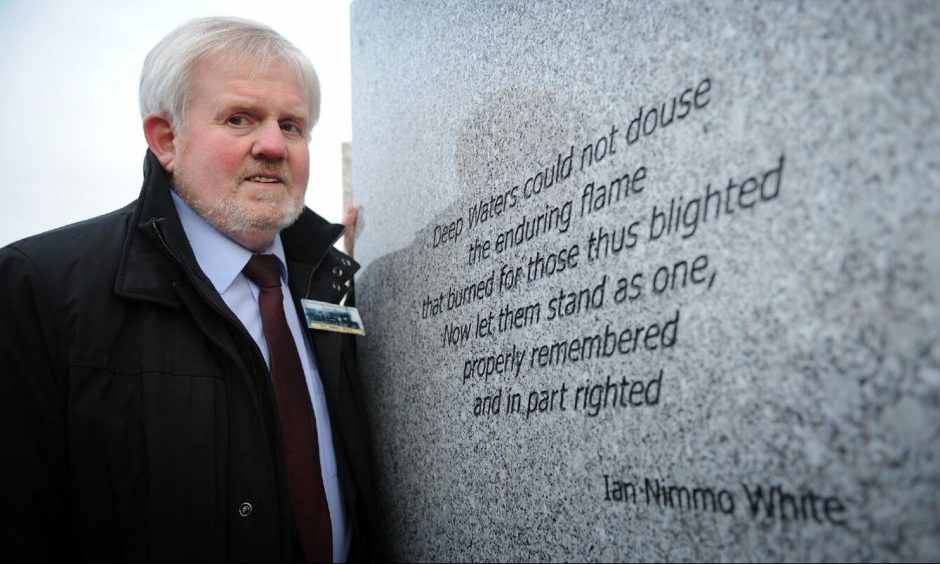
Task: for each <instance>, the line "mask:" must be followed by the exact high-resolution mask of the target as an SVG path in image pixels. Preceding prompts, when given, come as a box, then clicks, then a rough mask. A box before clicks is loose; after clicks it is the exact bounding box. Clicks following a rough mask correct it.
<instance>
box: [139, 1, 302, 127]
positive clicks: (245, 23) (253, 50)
mask: <svg viewBox="0 0 940 564" xmlns="http://www.w3.org/2000/svg"><path fill="white" fill-rule="evenodd" d="M217 54H221V55H224V56H226V57H229V58H230V59H231V61H232V62H233V63H235V64H250V65H253V66H254V67H255V68H256V69H258V70H259V71H260V70H262V69H263V68H265V67H266V66H268V65H269V64H270V63H271V62H273V61H276V60H277V61H283V62H284V63H286V64H287V66H288V68H289V69H290V70H291V72H292V73H293V74H294V75H295V78H296V79H297V82H298V83H299V84H300V85H301V88H302V89H303V90H304V94H306V96H307V100H308V102H309V104H310V107H309V110H310V121H309V123H308V125H307V130H308V132H309V130H310V129H312V128H313V126H314V124H316V122H317V119H318V118H319V115H320V81H319V80H318V79H317V73H316V71H315V70H314V68H313V65H312V64H311V63H310V59H308V58H307V56H306V55H304V54H303V53H302V52H301V51H300V49H298V48H297V47H295V46H294V45H293V44H292V43H291V42H290V41H288V40H286V39H284V37H282V36H281V35H280V34H279V33H277V32H276V31H274V30H273V29H271V28H269V27H267V26H265V25H262V24H259V23H257V22H253V21H250V20H245V19H241V18H230V17H214V18H199V19H195V20H190V21H188V22H186V23H184V24H183V25H181V26H179V27H178V28H176V29H174V30H173V31H171V32H170V33H169V34H168V35H167V36H166V37H164V38H163V39H161V40H160V42H159V43H157V45H156V46H155V47H154V48H153V49H152V50H151V51H150V53H149V54H148V55H147V58H146V59H144V68H143V70H142V71H141V73H140V116H141V118H143V117H146V116H147V115H148V114H157V115H162V116H164V117H166V118H168V119H169V120H170V123H171V124H172V125H173V127H174V128H175V127H178V126H180V125H182V124H184V123H185V122H186V112H187V111H188V109H189V104H190V102H191V97H192V90H193V78H194V77H193V69H194V67H195V65H196V63H197V62H198V61H200V60H203V59H206V58H208V57H211V56H213V55H217Z"/></svg>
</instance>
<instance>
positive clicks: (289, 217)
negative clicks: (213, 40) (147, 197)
mask: <svg viewBox="0 0 940 564" xmlns="http://www.w3.org/2000/svg"><path fill="white" fill-rule="evenodd" d="M252 70H255V72H254V75H253V74H252ZM194 71H195V73H194V74H195V79H194V81H193V92H192V99H191V102H190V105H189V109H188V113H187V115H186V122H185V123H184V124H183V125H182V126H181V127H177V129H176V137H175V152H176V154H175V157H174V159H173V161H172V163H171V165H170V166H168V167H167V169H168V171H169V172H171V173H172V174H173V179H174V182H175V184H176V189H177V192H178V193H179V195H180V196H181V197H182V198H183V200H185V201H186V203H187V204H189V205H190V207H192V208H193V209H194V210H196V212H198V213H199V214H200V215H202V216H203V217H205V218H206V219H207V220H208V221H209V223H211V224H213V225H214V226H215V227H216V228H217V229H219V230H220V231H221V232H222V233H225V234H226V235H228V236H229V237H230V238H232V239H234V240H236V241H238V242H239V243H241V244H242V245H244V246H247V247H250V248H257V247H259V246H265V245H267V244H268V243H270V241H271V239H273V237H274V235H276V234H277V233H278V232H279V231H280V230H282V229H284V228H285V227H287V226H289V225H290V224H291V223H293V222H294V220H296V219H297V217H298V216H299V215H300V213H301V212H302V211H303V206H304V192H305V191H306V189H307V177H308V175H309V168H310V160H309V159H310V155H309V149H308V144H307V123H308V121H309V119H310V115H309V110H308V108H309V105H308V103H307V97H306V96H305V95H304V93H303V90H302V88H301V87H300V85H299V84H298V83H297V81H296V80H295V79H294V78H293V75H292V74H291V73H290V71H289V70H288V68H287V66H286V65H285V64H283V63H282V62H276V63H275V64H272V65H269V66H267V67H266V68H264V69H261V70H256V69H252V68H250V67H245V66H241V67H238V66H234V65H233V64H231V63H229V62H228V61H226V60H225V59H224V58H219V57H215V58H210V59H208V60H206V61H202V62H200V63H197V65H196V67H195V69H194Z"/></svg>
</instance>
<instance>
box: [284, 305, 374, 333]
mask: <svg viewBox="0 0 940 564" xmlns="http://www.w3.org/2000/svg"><path fill="white" fill-rule="evenodd" d="M300 304H301V305H302V306H303V308H304V316H305V317H306V318H307V327H309V328H310V329H320V330H323V331H337V332H340V333H352V334H354V335H365V334H366V331H365V329H364V328H363V327H362V318H360V317H359V312H358V311H357V310H356V308H354V307H347V306H341V305H337V304H331V303H328V302H318V301H316V300H300Z"/></svg>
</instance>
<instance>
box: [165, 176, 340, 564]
mask: <svg viewBox="0 0 940 564" xmlns="http://www.w3.org/2000/svg"><path fill="white" fill-rule="evenodd" d="M172 195H173V203H174V204H175V205H176V211H177V212H178V213H179V216H180V221H182V223H183V231H185V232H186V238H187V239H189V244H190V246H192V249H193V254H194V255H195V256H196V262H198V263H199V268H201V269H202V271H203V273H205V275H206V276H207V277H208V278H209V280H210V281H211V282H212V285H213V286H215V289H216V291H218V292H219V294H220V295H221V296H222V300H224V301H225V303H226V304H227V305H228V307H229V309H231V310H232V313H234V314H235V316H236V317H238V319H239V320H240V321H241V322H242V325H244V326H245V329H247V330H248V334H249V335H251V337H252V338H253V339H254V340H255V343H257V344H258V348H259V349H261V354H263V355H264V361H265V362H266V363H267V364H268V369H270V368H271V360H270V358H269V355H268V344H267V341H266V340H265V338H264V329H263V327H262V325H261V310H260V309H259V306H258V295H259V290H258V285H257V284H255V283H254V282H252V281H251V280H249V279H248V277H247V276H245V275H244V274H243V273H242V269H243V268H245V265H246V264H248V260H249V259H250V258H251V255H252V254H253V253H252V252H251V251H250V250H248V249H246V248H245V247H242V246H241V245H239V244H238V243H236V242H235V241H233V240H231V239H229V238H228V237H226V236H225V235H223V234H222V232H221V231H219V230H218V229H216V228H215V227H213V226H212V225H211V224H210V223H209V222H208V221H206V220H205V219H204V218H203V217H202V216H200V215H199V214H198V213H196V212H195V211H193V209H192V208H190V207H189V206H188V205H187V204H186V202H184V201H183V199H182V198H180V197H179V195H177V194H176V192H172ZM262 253H265V254H273V255H274V256H276V257H277V258H278V262H279V264H280V267H281V293H282V294H283V295H284V317H286V318H287V325H288V326H289V327H290V331H291V334H292V335H293V336H294V342H295V343H296V345H297V351H298V352H299V353H300V363H301V365H302V366H303V370H304V376H306V378H307V391H308V392H309V393H310V402H311V403H312V404H313V413H314V415H315V416H316V420H317V440H318V442H319V446H320V471H321V473H322V475H323V487H324V489H325V490H326V501H327V504H328V505H329V507H330V521H331V522H332V524H333V561H334V562H345V561H346V557H347V556H348V554H349V543H350V540H351V539H350V536H349V523H348V522H347V520H346V515H345V511H344V509H343V503H342V501H343V500H342V497H341V496H340V490H339V480H338V479H337V476H336V453H335V451H334V449H333V433H332V429H331V427H330V415H329V412H328V411H327V407H326V397H324V395H323V383H322V382H321V381H320V374H319V372H317V364H316V361H315V359H314V355H313V349H312V348H311V347H310V343H308V342H307V339H306V338H305V332H304V330H303V328H302V327H301V325H300V320H299V319H298V317H297V310H296V308H295V307H294V304H293V303H292V302H291V300H292V297H291V293H290V290H289V289H288V287H287V261H286V260H285V258H284V246H283V244H282V243H281V236H280V235H278V236H277V237H275V238H274V242H273V243H271V246H270V247H269V248H268V249H265V250H264V251H262Z"/></svg>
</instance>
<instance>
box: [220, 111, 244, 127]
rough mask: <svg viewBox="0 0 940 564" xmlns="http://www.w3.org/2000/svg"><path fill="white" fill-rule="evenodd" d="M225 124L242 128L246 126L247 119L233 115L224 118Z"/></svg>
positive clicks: (239, 115)
mask: <svg viewBox="0 0 940 564" xmlns="http://www.w3.org/2000/svg"><path fill="white" fill-rule="evenodd" d="M225 123H227V124H229V125H233V126H235V127H244V126H246V125H248V118H247V117H245V116H243V115H241V114H235V115H233V116H229V117H228V118H226V119H225Z"/></svg>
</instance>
